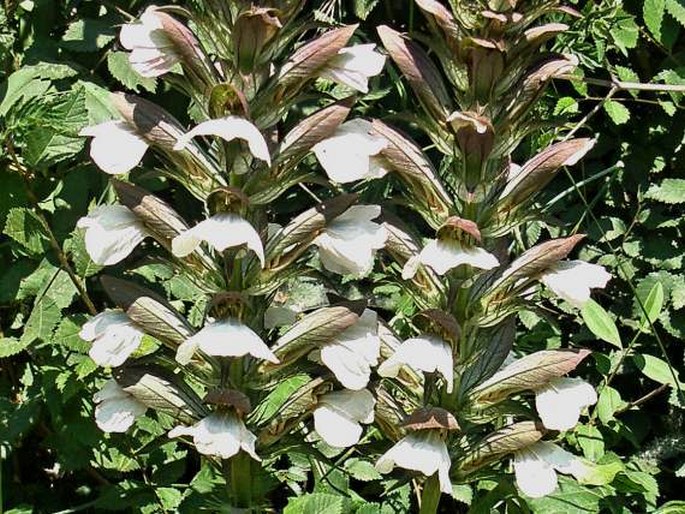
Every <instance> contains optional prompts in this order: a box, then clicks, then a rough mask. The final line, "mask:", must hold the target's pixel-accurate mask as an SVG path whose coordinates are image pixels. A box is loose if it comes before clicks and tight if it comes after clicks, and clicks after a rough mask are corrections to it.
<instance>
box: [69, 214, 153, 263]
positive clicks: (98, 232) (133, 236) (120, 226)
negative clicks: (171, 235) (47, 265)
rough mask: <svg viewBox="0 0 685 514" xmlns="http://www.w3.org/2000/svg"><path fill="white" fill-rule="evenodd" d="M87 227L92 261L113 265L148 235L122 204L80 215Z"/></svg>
mask: <svg viewBox="0 0 685 514" xmlns="http://www.w3.org/2000/svg"><path fill="white" fill-rule="evenodd" d="M77 226H78V227H79V228H85V229H86V234H85V238H84V239H85V243H86V251H87V252H88V255H90V258H91V259H93V262H95V263H97V264H100V265H105V266H108V265H111V264H116V263H117V262H120V261H122V260H123V259H125V258H126V257H128V255H129V254H130V253H131V252H132V251H133V249H134V248H135V247H136V246H138V244H139V243H140V242H141V241H142V240H143V239H145V238H146V237H147V235H148V233H147V230H146V229H145V226H144V225H143V223H142V222H141V221H140V220H139V219H138V217H137V216H136V215H135V214H134V213H133V212H132V211H131V210H130V209H128V208H127V207H124V206H123V205H103V206H100V207H96V208H95V209H93V210H92V211H91V212H90V214H88V216H86V217H84V218H81V219H80V220H79V221H78V223H77Z"/></svg>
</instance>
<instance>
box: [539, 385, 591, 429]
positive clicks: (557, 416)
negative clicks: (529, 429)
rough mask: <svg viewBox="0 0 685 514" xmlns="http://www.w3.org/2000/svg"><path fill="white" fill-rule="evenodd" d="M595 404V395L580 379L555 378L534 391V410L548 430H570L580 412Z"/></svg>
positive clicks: (589, 386)
mask: <svg viewBox="0 0 685 514" xmlns="http://www.w3.org/2000/svg"><path fill="white" fill-rule="evenodd" d="M595 403H597V393H596V392H595V390H594V388H593V387H592V386H591V385H590V384H588V383H587V382H585V380H583V379H582V378H565V377H560V378H556V379H554V380H552V381H550V382H549V383H548V384H547V385H546V386H545V387H543V388H540V389H538V390H536V391H535V408H536V409H537V411H538V414H539V415H540V419H542V423H543V424H544V425H545V427H547V428H549V429H550V430H570V429H572V428H573V427H574V426H576V423H578V418H580V413H581V411H582V410H583V409H584V408H585V407H587V406H589V405H594V404H595Z"/></svg>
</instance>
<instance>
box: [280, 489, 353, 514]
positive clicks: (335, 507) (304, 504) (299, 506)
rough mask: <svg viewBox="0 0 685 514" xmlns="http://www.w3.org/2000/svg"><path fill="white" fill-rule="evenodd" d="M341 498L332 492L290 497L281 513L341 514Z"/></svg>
mask: <svg viewBox="0 0 685 514" xmlns="http://www.w3.org/2000/svg"><path fill="white" fill-rule="evenodd" d="M342 513H343V499H342V497H340V496H335V495H332V494H323V493H314V494H305V495H304V496H299V497H296V498H291V499H290V501H288V505H286V507H285V509H284V510H283V514H342Z"/></svg>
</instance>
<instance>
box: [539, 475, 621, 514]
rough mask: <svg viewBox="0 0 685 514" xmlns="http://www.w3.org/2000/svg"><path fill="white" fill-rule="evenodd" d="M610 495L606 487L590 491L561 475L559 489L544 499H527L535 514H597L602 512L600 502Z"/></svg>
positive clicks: (594, 488)
mask: <svg viewBox="0 0 685 514" xmlns="http://www.w3.org/2000/svg"><path fill="white" fill-rule="evenodd" d="M609 493H610V490H609V489H608V488H606V487H593V488H592V489H590V488H588V487H585V486H582V485H580V484H579V483H578V482H576V481H575V480H573V479H572V478H568V477H565V476H563V475H559V489H557V490H556V491H555V492H553V493H552V494H550V495H548V496H545V497H543V498H538V499H528V498H526V501H527V502H528V505H530V507H531V509H532V511H533V512H534V513H535V514H551V513H559V514H561V513H564V514H585V513H587V514H590V513H592V514H596V513H597V512H600V510H601V509H600V506H599V502H600V501H602V500H603V499H604V497H605V496H607V495H608V494H609Z"/></svg>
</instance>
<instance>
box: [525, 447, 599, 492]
mask: <svg viewBox="0 0 685 514" xmlns="http://www.w3.org/2000/svg"><path fill="white" fill-rule="evenodd" d="M555 470H556V471H559V472H560V473H564V474H570V475H573V476H574V477H575V478H576V479H577V480H582V479H583V478H585V477H587V476H588V475H589V474H590V473H591V468H589V467H588V466H587V465H586V464H584V463H583V461H582V460H580V459H579V458H578V457H576V456H575V455H573V454H572V453H569V452H567V451H566V450H564V449H562V448H560V447H559V446H557V445H556V444H554V443H550V442H547V441H538V442H537V443H535V444H533V445H531V446H528V447H526V448H523V449H521V450H519V451H517V452H516V453H514V473H515V475H516V485H518V487H519V489H521V491H522V492H523V493H524V494H526V495H527V496H530V497H531V498H541V497H543V496H546V495H548V494H550V493H551V492H553V491H554V490H555V489H556V488H557V474H556V471H555Z"/></svg>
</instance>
